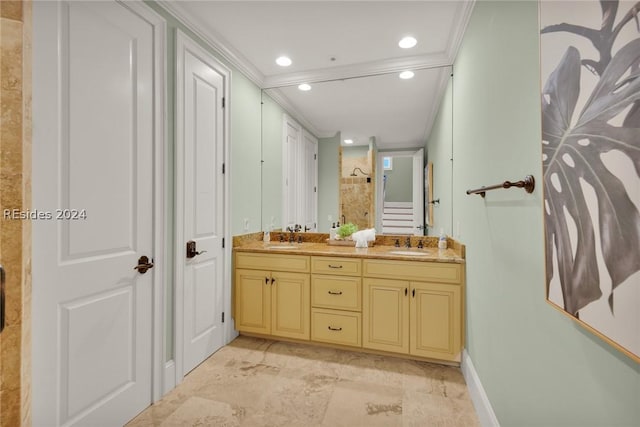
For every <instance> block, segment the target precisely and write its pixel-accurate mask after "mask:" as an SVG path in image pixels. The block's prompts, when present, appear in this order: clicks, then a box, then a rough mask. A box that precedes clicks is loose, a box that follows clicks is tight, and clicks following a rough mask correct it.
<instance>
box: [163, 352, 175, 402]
mask: <svg viewBox="0 0 640 427" xmlns="http://www.w3.org/2000/svg"><path fill="white" fill-rule="evenodd" d="M174 388H176V363H175V361H174V360H169V361H168V362H166V363H165V364H164V384H163V388H162V394H163V395H165V394H167V393H169V392H170V391H171V390H173V389H174Z"/></svg>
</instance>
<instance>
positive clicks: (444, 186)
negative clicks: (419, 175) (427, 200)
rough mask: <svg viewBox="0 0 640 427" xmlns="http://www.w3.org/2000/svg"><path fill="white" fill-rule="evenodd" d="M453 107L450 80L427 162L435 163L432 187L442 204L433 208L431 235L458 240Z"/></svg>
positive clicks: (429, 143)
mask: <svg viewBox="0 0 640 427" xmlns="http://www.w3.org/2000/svg"><path fill="white" fill-rule="evenodd" d="M452 103H453V80H449V83H448V84H447V89H446V91H445V93H444V97H443V98H442V103H441V104H440V110H439V111H438V114H437V116H436V119H435V120H434V123H433V128H432V129H431V134H430V135H429V139H428V141H427V145H426V147H425V153H426V154H427V161H428V162H431V163H433V182H431V183H430V184H431V185H432V186H433V199H434V200H437V199H439V200H440V203H438V204H434V205H433V225H432V226H431V227H429V230H428V234H429V235H436V236H437V235H439V234H440V229H442V230H444V232H445V233H446V234H448V235H451V236H454V237H459V236H455V233H456V231H455V230H454V229H453V227H452V224H451V215H452V212H453V203H452V197H451V196H452V194H451V180H452V176H451V168H452V166H451V150H452V149H453V147H452V137H453V130H452V123H453V105H452ZM425 197H426V196H425Z"/></svg>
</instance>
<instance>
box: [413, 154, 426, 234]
mask: <svg viewBox="0 0 640 427" xmlns="http://www.w3.org/2000/svg"><path fill="white" fill-rule="evenodd" d="M423 234H424V149H422V148H421V149H419V150H418V151H416V152H415V153H413V235H414V236H422V235H423Z"/></svg>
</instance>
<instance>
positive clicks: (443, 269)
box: [363, 259, 462, 283]
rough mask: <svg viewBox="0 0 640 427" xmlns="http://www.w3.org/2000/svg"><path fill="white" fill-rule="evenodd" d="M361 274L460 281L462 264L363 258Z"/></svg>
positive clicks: (405, 278)
mask: <svg viewBox="0 0 640 427" xmlns="http://www.w3.org/2000/svg"><path fill="white" fill-rule="evenodd" d="M363 275H364V276H366V277H381V278H386V279H398V280H419V281H422V282H439V283H462V266H461V265H460V264H452V263H446V262H421V261H391V260H383V259H376V260H369V259H365V260H364V261H363Z"/></svg>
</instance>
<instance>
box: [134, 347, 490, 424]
mask: <svg viewBox="0 0 640 427" xmlns="http://www.w3.org/2000/svg"><path fill="white" fill-rule="evenodd" d="M478 425H479V424H478V420H477V417H476V414H475V411H474V409H473V404H472V403H471V400H470V398H469V394H468V392H467V387H466V384H465V382H464V378H463V377H462V373H461V372H460V369H458V368H454V367H449V366H441V365H436V364H431V363H426V362H418V361H412V360H405V359H399V358H395V357H388V356H378V355H370V354H363V353H356V352H351V351H344V350H337V349H330V348H323V347H316V346H312V345H306V344H294V343H285V342H277V341H270V340H264V339H256V338H250V337H239V338H237V339H236V340H235V341H233V342H232V343H231V344H229V345H227V346H226V347H223V348H222V349H220V350H219V351H218V352H216V353H215V354H214V355H213V356H211V357H210V358H209V359H207V360H206V361H205V362H203V363H202V364H201V365H200V366H198V367H197V368H196V369H194V370H193V371H192V372H191V373H190V374H189V375H187V377H186V378H185V380H184V382H183V383H182V384H180V385H179V386H178V387H176V388H175V389H174V390H172V391H171V392H170V393H169V394H167V395H166V396H165V397H164V398H163V399H162V400H161V401H160V402H158V403H156V404H155V405H153V406H151V407H149V408H147V409H146V410H145V411H144V412H142V413H141V414H140V415H138V416H137V417H136V418H135V419H133V420H132V421H131V422H130V423H129V424H127V427H138V426H163V427H164V426H216V427H217V426H273V427H280V426H290V427H294V426H295V427H314V426H318V427H319V426H331V427H334V426H335V427H337V426H348V427H358V426H363V427H365V426H366V427H369V426H371V427H374V426H420V427H431V426H434V427H440V426H443V427H445V426H446V427H454V426H461V427H462V426H463V427H472V426H478Z"/></svg>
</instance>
